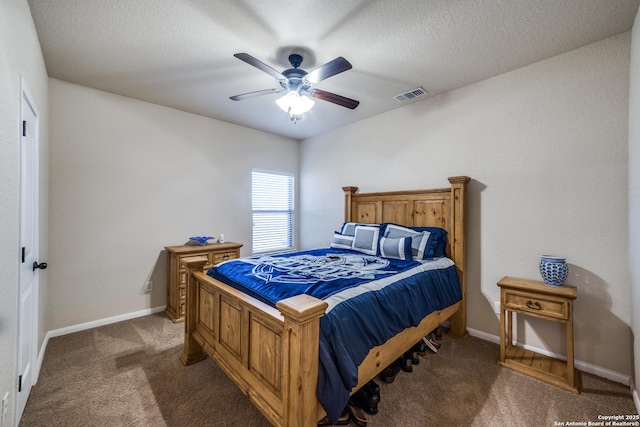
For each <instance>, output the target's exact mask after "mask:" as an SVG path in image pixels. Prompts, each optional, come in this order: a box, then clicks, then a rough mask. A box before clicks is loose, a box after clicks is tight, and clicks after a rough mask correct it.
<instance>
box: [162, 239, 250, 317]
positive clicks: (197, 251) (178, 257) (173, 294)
mask: <svg viewBox="0 0 640 427" xmlns="http://www.w3.org/2000/svg"><path fill="white" fill-rule="evenodd" d="M241 247H242V244H241V243H233V242H225V243H212V244H209V245H202V246H188V245H182V246H165V249H166V251H167V309H166V310H165V311H164V312H165V314H166V315H167V317H169V319H171V320H172V321H173V322H182V321H184V310H185V290H186V278H187V277H186V272H185V268H184V266H183V265H182V260H183V259H185V258H188V257H194V256H204V257H207V259H208V260H209V262H208V263H207V265H206V266H205V269H209V268H211V267H212V266H214V265H216V264H218V263H220V262H222V261H227V260H229V259H234V258H239V257H240V248H241Z"/></svg>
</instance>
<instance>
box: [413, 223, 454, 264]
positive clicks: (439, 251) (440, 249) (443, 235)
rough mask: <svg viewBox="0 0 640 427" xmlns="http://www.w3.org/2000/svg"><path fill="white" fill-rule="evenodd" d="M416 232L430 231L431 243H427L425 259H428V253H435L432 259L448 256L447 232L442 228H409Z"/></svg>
mask: <svg viewBox="0 0 640 427" xmlns="http://www.w3.org/2000/svg"><path fill="white" fill-rule="evenodd" d="M409 228H411V229H412V230H415V231H428V232H429V233H431V234H430V235H429V242H428V243H427V249H426V250H425V258H427V252H429V253H433V255H431V257H432V258H440V257H443V256H447V253H446V252H447V230H445V229H444V228H440V227H409Z"/></svg>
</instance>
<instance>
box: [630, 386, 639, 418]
mask: <svg viewBox="0 0 640 427" xmlns="http://www.w3.org/2000/svg"><path fill="white" fill-rule="evenodd" d="M631 392H632V393H633V403H635V404H636V414H640V396H639V395H638V389H637V388H636V387H635V384H633V381H631Z"/></svg>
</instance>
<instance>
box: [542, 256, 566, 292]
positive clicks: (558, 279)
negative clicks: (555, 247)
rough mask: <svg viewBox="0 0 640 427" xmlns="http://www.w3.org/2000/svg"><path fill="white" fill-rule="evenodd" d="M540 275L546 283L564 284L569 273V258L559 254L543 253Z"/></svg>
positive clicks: (553, 284)
mask: <svg viewBox="0 0 640 427" xmlns="http://www.w3.org/2000/svg"><path fill="white" fill-rule="evenodd" d="M540 275H541V276H542V281H543V282H544V284H545V285H549V286H564V281H565V280H567V276H568V275H569V266H568V265H567V259H566V258H563V257H559V256H551V255H542V256H541V257H540Z"/></svg>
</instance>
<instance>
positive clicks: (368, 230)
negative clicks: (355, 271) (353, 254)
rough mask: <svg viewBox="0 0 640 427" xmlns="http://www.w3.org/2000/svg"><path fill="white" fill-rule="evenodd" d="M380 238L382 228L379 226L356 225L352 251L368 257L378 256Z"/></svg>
mask: <svg viewBox="0 0 640 427" xmlns="http://www.w3.org/2000/svg"><path fill="white" fill-rule="evenodd" d="M379 236H380V227H378V226H373V227H371V226H366V225H356V230H355V236H354V237H353V247H352V249H353V250H354V251H358V252H362V253H364V254H367V255H377V254H378V237H379Z"/></svg>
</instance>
